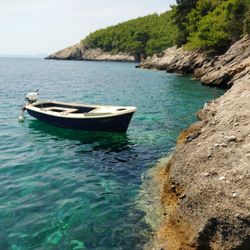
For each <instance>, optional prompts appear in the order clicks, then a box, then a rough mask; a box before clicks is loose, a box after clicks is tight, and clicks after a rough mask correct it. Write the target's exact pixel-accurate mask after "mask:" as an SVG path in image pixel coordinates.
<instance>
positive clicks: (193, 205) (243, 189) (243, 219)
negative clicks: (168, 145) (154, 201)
mask: <svg viewBox="0 0 250 250" xmlns="http://www.w3.org/2000/svg"><path fill="white" fill-rule="evenodd" d="M249 60H250V40H249V38H248V37H244V38H243V39H242V40H240V41H238V42H237V43H235V44H234V45H232V47H231V48H230V49H229V50H228V51H227V52H226V53H225V54H224V55H221V56H219V57H215V58H212V57H208V56H206V55H205V54H199V53H198V52H187V51H184V50H183V49H177V48H171V49H168V50H166V51H165V52H164V54H163V55H160V56H159V55H158V56H157V55H155V56H153V57H152V58H149V59H147V60H145V61H144V62H143V63H142V64H141V65H140V67H143V68H156V69H165V70H167V71H168V72H176V73H193V74H194V76H195V77H196V79H200V80H201V81H202V82H203V83H204V84H209V85H216V86H232V87H231V88H230V89H229V90H228V91H227V92H226V93H225V94H224V95H223V96H222V97H220V98H218V99H216V100H214V101H211V102H209V103H206V104H205V105H204V107H203V108H202V109H201V110H200V111H199V112H198V118H199V119H200V121H199V122H197V123H195V124H193V125H191V126H190V127H189V128H188V129H187V130H185V131H183V132H182V133H181V134H180V136H179V138H178V140H177V145H176V149H175V151H174V152H173V153H172V155H171V157H169V159H167V160H166V163H165V164H164V167H163V170H161V174H160V175H159V178H158V179H159V181H160V182H161V184H162V187H161V204H162V208H163V212H162V218H164V219H162V223H161V226H160V227H159V228H158V229H157V230H156V233H155V236H154V239H153V241H152V242H151V243H150V244H149V245H147V246H146V249H155V250H160V249H171V250H177V249H188V250H189V249H190V250H191V249H201V250H203V249H205V250H206V249H213V250H230V249H249V246H250V227H249V225H250V200H249V197H250V193H249V190H250V181H249V180H250V168H249V167H250V109H249V107H250V65H249V62H250V61H249ZM154 178H155V177H154Z"/></svg>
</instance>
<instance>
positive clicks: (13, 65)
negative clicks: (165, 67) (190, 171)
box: [0, 58, 224, 250]
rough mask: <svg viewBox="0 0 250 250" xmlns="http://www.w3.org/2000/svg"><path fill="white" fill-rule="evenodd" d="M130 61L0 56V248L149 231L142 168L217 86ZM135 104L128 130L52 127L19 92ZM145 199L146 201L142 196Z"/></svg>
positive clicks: (24, 249) (112, 242) (123, 239)
mask: <svg viewBox="0 0 250 250" xmlns="http://www.w3.org/2000/svg"><path fill="white" fill-rule="evenodd" d="M135 66H136V64H135V63H118V62H83V61H53V60H43V59H42V58H0V101H1V105H0V249H1V250H9V249H10V250H35V249H37V250H38V249H39V250H41V249H44V250H45V249H46V250H47V249H56V250H57V249H58V250H59V249H63V250H65V249H72V250H80V249H91V250H116V249H117V250H118V249H124V250H125V249H127V250H136V249H143V246H144V245H145V244H146V243H147V242H149V241H150V239H151V237H152V233H153V230H152V227H151V225H150V224H149V223H147V220H146V218H145V211H144V210H143V208H142V207H141V206H138V204H147V201H143V202H141V201H140V199H142V197H144V199H145V197H146V196H141V195H140V193H141V192H142V187H143V186H145V185H143V176H144V175H145V174H146V173H147V171H149V170H150V169H152V168H153V167H154V166H155V164H156V162H157V161H158V159H160V158H161V157H164V156H166V155H168V154H169V153H170V152H171V151H172V150H173V148H174V147H175V141H176V138H177V136H178V134H179V133H180V132H181V131H182V130H183V129H184V128H186V127H187V126H189V125H190V124H191V123H193V122H195V121H196V120H197V118H196V114H195V113H196V111H197V110H198V109H200V108H201V107H202V106H203V105H204V103H205V102H206V101H209V100H211V99H213V98H216V97H218V96H220V95H221V94H223V93H224V91H223V90H220V89H215V88H211V87H207V86H203V85H201V84H200V82H198V81H194V80H192V76H179V75H175V74H168V73H166V72H164V71H154V70H143V69H136V68H135ZM38 89H39V93H40V98H41V99H50V100H58V101H65V102H79V103H85V104H102V105H119V106H123V105H127V106H136V107H137V109H138V111H137V112H136V113H135V115H134V117H133V119H132V121H131V124H130V126H129V129H128V131H127V133H124V134H122V133H108V132H87V131H75V130H68V129H62V128H57V127H54V126H51V125H49V124H46V123H43V122H41V121H38V120H35V119H34V118H32V117H30V116H29V115H28V114H25V120H24V122H22V123H19V122H18V116H19V115H20V112H21V107H22V105H23V104H24V98H25V95H26V94H27V93H28V92H32V91H36V90H38ZM156 195H157V194H156ZM147 205H148V204H147Z"/></svg>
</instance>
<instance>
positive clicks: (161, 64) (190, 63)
mask: <svg viewBox="0 0 250 250" xmlns="http://www.w3.org/2000/svg"><path fill="white" fill-rule="evenodd" d="M138 67H141V68H147V69H150V68H153V69H160V70H166V71H167V72H171V73H172V72H175V73H180V74H194V77H195V79H197V80H200V81H201V82H202V83H203V84H207V85H215V86H220V87H230V86H231V85H232V84H233V82H234V81H236V80H237V79H239V78H241V77H243V76H244V75H247V74H249V73H250V38H249V37H248V36H245V37H244V38H242V39H241V40H239V41H238V42H236V43H235V44H233V45H232V46H231V48H230V49H229V50H228V51H227V52H226V53H225V54H223V55H221V56H216V57H210V56H208V55H206V54H205V53H201V52H198V51H185V50H184V49H183V48H177V47H173V48H169V49H167V50H165V51H164V52H162V53H161V54H158V55H154V56H152V57H149V58H147V59H146V60H144V61H143V62H142V63H141V64H140V65H139V66H138Z"/></svg>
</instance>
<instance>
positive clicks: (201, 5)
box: [82, 0, 250, 60]
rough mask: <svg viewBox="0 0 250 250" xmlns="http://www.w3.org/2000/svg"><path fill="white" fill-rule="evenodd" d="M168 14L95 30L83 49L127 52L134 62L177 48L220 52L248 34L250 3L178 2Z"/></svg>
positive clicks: (234, 0) (220, 0)
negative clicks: (132, 56) (173, 47)
mask: <svg viewBox="0 0 250 250" xmlns="http://www.w3.org/2000/svg"><path fill="white" fill-rule="evenodd" d="M176 2H177V4H176V5H175V6H172V10H171V11H167V12H165V13H163V14H161V15H157V14H153V15H148V16H145V17H140V18H137V19H134V20H130V21H127V22H124V23H120V24H118V25H115V26H111V27H108V28H106V29H100V30H97V31H95V32H93V33H91V34H90V35H88V36H87V37H86V38H85V39H84V40H82V44H83V46H86V47H89V48H101V49H103V50H104V51H109V52H112V53H114V54H116V53H118V52H126V53H129V54H131V55H134V56H135V57H136V59H137V60H140V59H143V58H145V57H147V56H151V55H153V54H155V53H159V52H161V51H163V50H164V49H166V48H168V47H170V46H173V45H177V46H182V45H185V47H186V48H187V49H201V50H205V51H207V52H212V53H221V52H223V51H224V50H225V49H227V48H228V46H229V45H230V44H231V43H232V42H235V41H237V40H238V39H240V38H241V37H242V36H243V35H244V34H246V33H248V34H250V7H249V6H250V0H177V1H176Z"/></svg>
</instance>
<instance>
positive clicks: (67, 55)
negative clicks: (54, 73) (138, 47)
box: [45, 43, 136, 62]
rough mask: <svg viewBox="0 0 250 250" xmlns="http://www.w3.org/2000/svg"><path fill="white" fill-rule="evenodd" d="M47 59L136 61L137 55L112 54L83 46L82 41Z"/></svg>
mask: <svg viewBox="0 0 250 250" xmlns="http://www.w3.org/2000/svg"><path fill="white" fill-rule="evenodd" d="M45 59H56V60H85V61H117V62H135V61H136V60H135V57H134V56H131V55H129V54H126V53H122V52H120V53H117V54H112V53H110V52H105V51H103V50H102V49H100V48H98V49H91V48H88V47H84V46H82V45H81V44H80V43H78V44H76V45H74V46H71V47H68V48H66V49H63V50H60V51H58V52H56V53H54V54H52V55H50V56H48V57H46V58H45Z"/></svg>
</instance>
